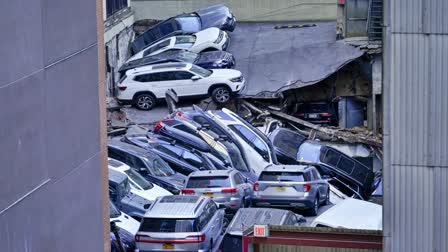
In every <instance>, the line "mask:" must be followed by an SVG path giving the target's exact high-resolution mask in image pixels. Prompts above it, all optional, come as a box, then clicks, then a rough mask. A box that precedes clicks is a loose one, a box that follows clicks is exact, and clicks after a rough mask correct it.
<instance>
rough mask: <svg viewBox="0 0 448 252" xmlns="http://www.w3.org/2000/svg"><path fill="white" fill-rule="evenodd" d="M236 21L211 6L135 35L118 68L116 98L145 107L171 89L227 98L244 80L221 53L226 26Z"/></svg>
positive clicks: (184, 94)
mask: <svg viewBox="0 0 448 252" xmlns="http://www.w3.org/2000/svg"><path fill="white" fill-rule="evenodd" d="M235 25H236V20H235V17H234V16H233V14H232V12H231V11H230V10H229V9H228V8H227V7H226V6H224V5H214V6H210V7H207V8H205V9H201V10H198V11H196V12H193V13H188V14H181V15H178V16H176V17H172V18H169V19H167V20H165V21H162V22H160V23H159V24H157V25H155V26H153V27H151V28H150V29H148V30H147V31H145V32H144V33H143V34H142V35H140V36H139V37H137V38H136V39H135V41H134V42H133V44H132V51H133V53H134V55H133V56H132V57H130V58H129V59H128V60H127V61H126V63H125V64H124V65H123V66H122V67H121V68H120V69H119V74H120V80H119V83H118V84H117V89H118V90H117V92H118V94H117V96H116V97H117V99H118V101H119V102H120V103H121V104H123V105H133V106H135V107H136V108H138V109H141V110H150V109H152V108H153V107H154V106H155V105H156V103H157V101H158V100H161V99H163V98H164V97H165V92H166V91H167V90H168V89H171V90H173V91H174V92H175V93H176V94H177V96H178V97H180V98H185V97H201V96H205V97H207V96H210V97H212V98H213V100H214V101H215V102H216V103H219V104H223V103H226V102H228V101H229V100H230V99H231V97H232V95H234V94H236V93H238V92H240V91H241V90H242V89H243V88H244V84H245V79H244V77H243V75H242V73H241V72H240V71H237V70H234V69H231V68H233V67H234V66H235V58H234V57H233V55H232V54H230V53H227V52H225V50H226V49H227V47H228V46H229V43H230V36H229V34H228V33H227V31H233V30H234V29H235Z"/></svg>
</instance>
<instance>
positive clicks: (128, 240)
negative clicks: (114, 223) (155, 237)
mask: <svg viewBox="0 0 448 252" xmlns="http://www.w3.org/2000/svg"><path fill="white" fill-rule="evenodd" d="M118 234H119V236H120V241H121V244H123V248H124V251H126V252H135V248H136V245H135V238H134V236H135V234H132V233H130V232H128V231H126V230H124V229H122V228H119V229H118ZM110 252H123V250H121V249H120V245H119V244H118V241H117V237H115V234H114V233H113V232H110Z"/></svg>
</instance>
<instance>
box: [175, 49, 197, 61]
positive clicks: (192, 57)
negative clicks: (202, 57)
mask: <svg viewBox="0 0 448 252" xmlns="http://www.w3.org/2000/svg"><path fill="white" fill-rule="evenodd" d="M177 58H178V59H179V60H181V61H183V62H187V63H193V62H195V61H196V59H197V58H199V54H197V53H194V52H189V51H181V52H178V56H177Z"/></svg>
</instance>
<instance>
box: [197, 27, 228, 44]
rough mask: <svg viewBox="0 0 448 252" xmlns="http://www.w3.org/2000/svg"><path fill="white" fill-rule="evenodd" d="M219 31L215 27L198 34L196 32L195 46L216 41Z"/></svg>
mask: <svg viewBox="0 0 448 252" xmlns="http://www.w3.org/2000/svg"><path fill="white" fill-rule="evenodd" d="M220 31H221V30H219V29H218V28H216V27H211V28H207V29H205V30H202V31H200V32H196V33H195V34H194V35H195V36H196V41H195V44H203V43H206V42H213V41H215V40H216V39H218V36H219V32H220Z"/></svg>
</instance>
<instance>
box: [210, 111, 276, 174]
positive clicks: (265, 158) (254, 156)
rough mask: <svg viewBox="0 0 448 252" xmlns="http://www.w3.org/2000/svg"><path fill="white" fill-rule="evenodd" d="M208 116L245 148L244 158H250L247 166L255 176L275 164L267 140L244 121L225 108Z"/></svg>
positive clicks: (274, 158)
mask: <svg viewBox="0 0 448 252" xmlns="http://www.w3.org/2000/svg"><path fill="white" fill-rule="evenodd" d="M208 114H209V115H210V116H211V117H212V118H214V119H215V120H217V121H219V122H220V123H221V124H223V125H225V126H226V127H227V128H229V129H230V131H231V132H232V133H233V134H234V135H235V136H236V138H237V139H238V141H239V142H240V144H241V145H242V146H244V147H245V150H246V151H247V152H248V153H247V154H246V156H248V157H249V158H250V160H248V162H250V163H251V164H249V166H250V167H251V168H252V169H253V171H254V172H255V174H256V175H257V176H259V175H260V173H261V172H262V171H263V169H264V168H265V167H266V166H268V165H271V164H275V163H276V162H277V161H276V157H275V154H274V152H273V150H272V146H270V142H269V139H268V138H267V137H266V136H265V135H264V134H263V133H261V132H260V131H259V130H258V129H256V128H255V127H253V126H252V125H250V124H249V123H247V122H246V121H245V120H244V119H242V118H240V117H239V116H238V115H236V114H235V113H233V112H232V111H230V110H228V109H226V108H223V109H222V110H217V111H214V112H211V111H208Z"/></svg>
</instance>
